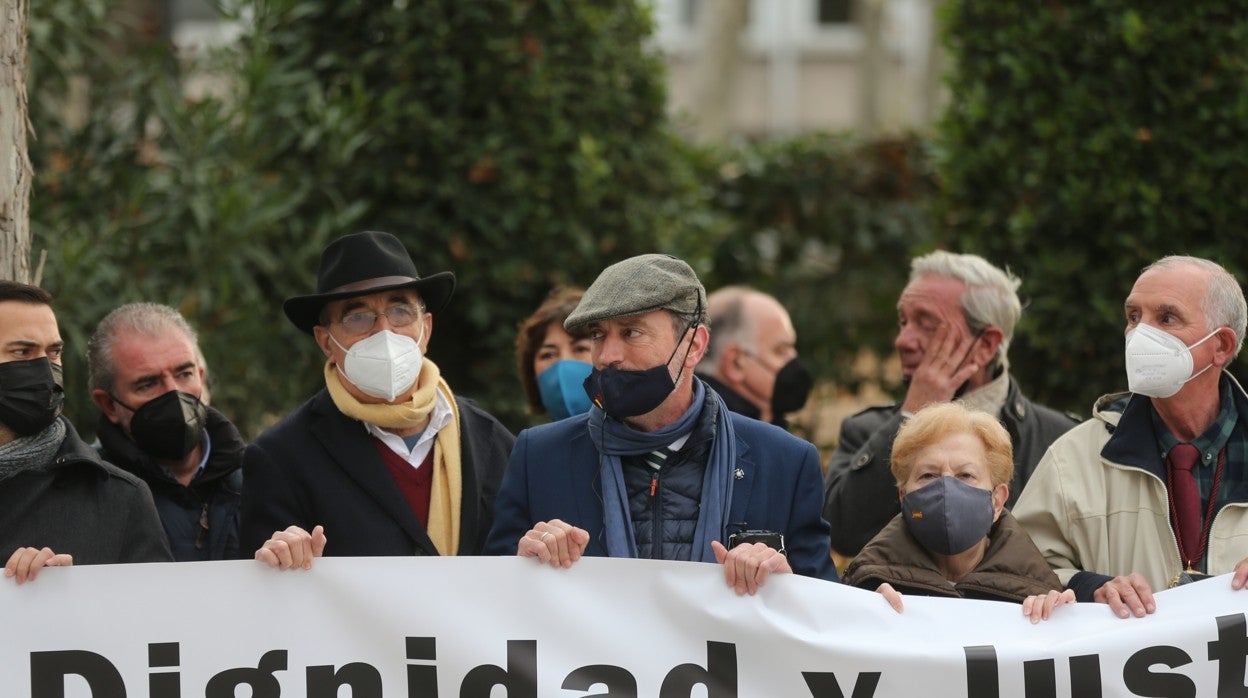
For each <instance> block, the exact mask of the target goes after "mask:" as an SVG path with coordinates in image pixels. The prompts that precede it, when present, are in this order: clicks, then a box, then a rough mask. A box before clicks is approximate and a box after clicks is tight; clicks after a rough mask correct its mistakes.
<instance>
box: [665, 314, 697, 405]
mask: <svg viewBox="0 0 1248 698" xmlns="http://www.w3.org/2000/svg"><path fill="white" fill-rule="evenodd" d="M697 293H698V305H697V307H696V308H694V311H693V319H692V320H690V321H689V326H688V327H686V328H685V331H684V332H681V333H680V336H681V338H684V336H685V335H687V334H689V331H690V330H696V329H697V328H698V327H699V326H701V324H702V323H701V322H699V321H698V320H699V318H701V317H702V293H701V292H697ZM678 351H680V343H679V342H677V344H676V346H675V347H673V348H672V355H671V356H669V357H667V361H668V363H669V364H670V363H671V361H672V359H674V358H676V352H678ZM692 351H693V337H690V338H689V346H687V347H685V358H684V359H682V360H681V362H680V370H678V371H676V379H675V380H673V381H672V383H679V382H680V377H681V375H682V374H684V372H685V362H686V361H688V360H689V354H690V352H692Z"/></svg>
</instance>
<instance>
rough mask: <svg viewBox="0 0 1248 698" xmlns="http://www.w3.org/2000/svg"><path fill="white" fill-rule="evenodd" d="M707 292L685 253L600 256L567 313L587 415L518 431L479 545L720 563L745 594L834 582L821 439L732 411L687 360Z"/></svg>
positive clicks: (491, 550)
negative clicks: (791, 578) (600, 263)
mask: <svg viewBox="0 0 1248 698" xmlns="http://www.w3.org/2000/svg"><path fill="white" fill-rule="evenodd" d="M705 314H706V291H705V289H703V287H702V283H701V282H700V281H699V280H698V277H697V275H696V274H695V273H694V271H693V269H691V268H690V267H689V265H688V264H686V263H685V262H683V261H681V260H679V259H676V258H675V257H671V256H668V255H662V254H646V255H640V256H637V257H632V258H629V259H626V260H624V261H622V262H619V263H617V264H614V265H612V266H610V267H607V269H605V270H604V271H603V272H602V273H601V274H600V275H599V276H598V279H597V280H595V281H594V283H593V284H592V285H591V286H590V287H589V289H588V290H587V291H586V292H585V295H584V297H583V298H582V299H581V302H580V304H579V305H578V306H577V308H576V310H574V311H573V312H572V314H571V315H569V316H568V319H567V320H566V321H565V322H564V326H565V327H567V328H568V329H569V330H571V329H574V328H586V329H588V330H589V336H590V339H591V341H592V343H593V348H592V354H591V358H592V363H593V366H594V368H593V372H592V373H591V374H590V376H589V378H587V379H586V381H585V388H586V392H587V394H588V395H589V397H590V399H591V400H592V402H593V403H594V406H593V407H592V408H591V409H590V411H589V412H588V413H586V414H583V415H579V416H575V417H571V418H568V419H564V420H561V421H559V422H555V423H552V424H545V425H542V426H538V427H534V428H532V429H528V430H525V431H523V432H521V434H520V436H519V438H518V439H517V441H516V446H515V448H514V449H512V452H511V462H510V464H509V465H508V468H507V472H506V473H505V474H504V477H503V485H502V488H501V489H500V490H499V494H498V498H497V499H496V500H495V520H494V527H493V529H491V531H490V535H489V538H488V539H487V540H486V546H485V552H486V553H487V554H499V555H506V554H516V555H519V556H521V557H532V558H536V559H537V560H538V561H539V562H542V563H546V564H550V565H551V566H553V567H570V566H572V564H573V563H574V562H576V561H577V560H579V559H580V558H581V557H582V556H587V555H588V556H608V557H626V558H646V559H661V560H690V561H701V562H711V563H719V564H721V565H723V573H724V578H725V580H726V581H727V582H728V584H729V586H732V587H733V588H734V589H736V591H737V593H739V594H747V593H748V594H753V593H755V592H756V591H757V590H758V588H759V587H760V586H762V585H763V584H764V583H766V581H767V579H768V577H769V576H770V575H771V574H773V573H785V572H796V573H798V574H802V575H806V576H811V577H818V578H822V579H827V580H835V579H836V570H835V568H834V567H833V566H832V564H831V560H830V558H829V550H828V526H827V524H826V523H825V522H824V521H823V519H822V518H821V517H820V511H819V510H820V506H821V503H822V501H821V500H822V496H821V492H822V488H821V482H822V478H821V475H820V468H819V456H818V454H817V452H816V451H815V448H814V446H812V445H810V444H809V443H807V442H805V441H802V440H801V439H798V438H797V437H794V436H792V435H790V434H789V433H787V432H785V431H784V430H782V429H779V428H777V427H775V426H772V425H770V424H766V423H763V422H760V421H757V420H753V419H749V418H747V417H743V416H741V415H738V414H735V413H732V412H730V411H729V410H728V409H727V408H726V407H725V406H724V402H723V400H722V399H721V398H720V397H719V396H718V395H717V394H716V393H715V391H714V390H712V389H710V388H708V387H707V386H706V385H705V384H704V383H703V382H702V381H701V380H700V379H698V378H696V377H695V376H694V373H693V369H694V366H696V365H697V363H698V361H699V360H701V358H702V356H703V354H704V353H705V352H706V347H707V342H708V339H709V332H708V330H707V328H706V324H705Z"/></svg>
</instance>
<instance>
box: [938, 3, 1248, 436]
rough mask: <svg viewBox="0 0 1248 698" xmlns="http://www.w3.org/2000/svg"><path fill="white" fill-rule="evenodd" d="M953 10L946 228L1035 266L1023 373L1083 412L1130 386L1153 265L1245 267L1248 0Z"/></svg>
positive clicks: (944, 145)
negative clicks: (1136, 295) (1136, 320)
mask: <svg viewBox="0 0 1248 698" xmlns="http://www.w3.org/2000/svg"><path fill="white" fill-rule="evenodd" d="M945 22H946V32H947V34H946V36H947V37H948V45H949V48H950V51H951V53H952V56H953V62H954V64H955V65H956V66H957V68H956V70H955V72H954V73H953V75H952V77H951V79H950V86H951V88H952V92H953V99H952V106H951V108H950V109H949V111H948V112H947V115H946V118H945V120H944V122H943V124H942V126H941V133H940V143H941V147H940V159H939V165H938V170H939V172H940V173H941V179H942V183H943V186H944V192H943V196H942V206H941V210H942V228H944V229H946V230H947V231H948V234H949V240H950V241H951V244H952V245H953V246H956V247H958V248H961V249H963V250H966V251H973V252H977V253H980V254H983V255H985V256H986V257H988V258H990V259H992V260H993V261H995V262H997V263H1001V264H1007V265H1009V266H1010V267H1011V268H1013V269H1014V270H1015V271H1016V272H1017V273H1018V274H1019V275H1020V276H1022V277H1023V280H1024V287H1023V288H1024V293H1025V295H1026V296H1028V298H1029V299H1030V303H1029V306H1028V307H1027V309H1026V311H1025V314H1024V320H1023V323H1022V325H1021V327H1020V330H1019V335H1020V336H1019V339H1018V341H1017V342H1016V344H1015V345H1014V348H1013V349H1012V350H1011V357H1012V358H1013V363H1014V368H1015V370H1016V373H1018V374H1019V375H1020V377H1021V379H1022V381H1023V383H1024V386H1025V387H1026V388H1027V389H1028V390H1029V391H1030V392H1031V393H1033V394H1034V395H1035V396H1036V397H1038V398H1040V399H1041V400H1043V401H1045V402H1049V403H1051V404H1054V405H1057V406H1061V407H1064V408H1067V409H1072V410H1077V411H1079V412H1081V413H1082V414H1085V415H1086V414H1087V413H1088V410H1089V407H1090V406H1091V402H1092V400H1093V399H1094V398H1095V397H1096V395H1098V394H1099V393H1102V392H1108V391H1111V390H1119V389H1125V384H1126V381H1125V375H1124V373H1123V359H1122V327H1123V319H1122V302H1123V300H1124V299H1125V298H1126V295H1127V293H1128V292H1129V291H1130V288H1131V285H1132V283H1133V282H1134V280H1135V278H1136V276H1137V275H1138V272H1139V270H1140V268H1141V267H1142V266H1144V265H1145V264H1147V263H1149V262H1151V261H1153V260H1155V259H1157V258H1159V257H1161V256H1164V255H1167V254H1173V253H1179V254H1194V255H1197V256H1203V257H1208V258H1211V259H1214V260H1216V261H1218V262H1220V263H1221V264H1223V265H1224V266H1226V267H1227V268H1228V269H1229V270H1230V271H1231V272H1232V273H1233V274H1235V275H1236V276H1237V277H1238V278H1240V279H1241V280H1242V279H1248V276H1246V274H1248V248H1246V247H1245V246H1244V245H1242V244H1240V241H1242V240H1244V239H1245V237H1246V235H1245V234H1246V232H1248V231H1246V230H1245V227H1246V226H1248V198H1246V197H1245V196H1244V195H1243V192H1244V191H1245V190H1246V189H1248V168H1245V167H1244V163H1245V162H1248V53H1246V52H1245V47H1246V46H1248V2H1244V1H1242V0H1240V1H1227V0H1219V1H1216V2H1200V3H1188V4H1183V3H1151V4H1141V3H1138V2H1131V1H1129V0H1089V1H1087V2H1082V3H1053V2H1051V3H1040V4H1036V5H1034V6H1029V7H1028V8H1027V9H1026V10H1025V11H1023V10H1020V8H1019V7H1018V6H1015V5H1012V4H1008V3H992V2H974V1H972V0H955V1H953V2H950V3H948V4H947V6H946V15H945ZM1241 363H1242V362H1241Z"/></svg>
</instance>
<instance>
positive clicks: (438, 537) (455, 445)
mask: <svg viewBox="0 0 1248 698" xmlns="http://www.w3.org/2000/svg"><path fill="white" fill-rule="evenodd" d="M325 387H326V388H328V389H329V396H330V397H331V398H333V400H334V404H335V405H337V407H338V409H339V410H340V411H341V412H342V413H343V414H345V415H347V416H348V417H351V418H352V419H358V420H360V421H362V422H367V423H369V424H373V425H375V426H378V427H381V428H382V429H412V428H415V427H418V426H420V425H421V423H423V422H424V421H425V420H427V419H429V415H431V414H433V405H434V400H435V395H436V392H437V391H438V390H439V389H441V391H442V394H443V395H444V396H446V400H447V402H449V403H450V404H451V415H452V419H451V421H450V422H449V423H447V425H446V426H444V427H442V429H441V430H440V431H438V435H437V436H436V437H434V442H433V486H432V488H431V492H430V494H429V525H428V527H427V530H428V533H429V539H430V540H432V541H433V544H434V546H436V547H437V549H438V553H439V554H441V555H455V554H456V553H457V552H458V551H459V515H460V503H461V501H462V499H463V489H464V483H463V473H462V472H461V469H460V461H459V454H460V451H459V406H458V405H457V404H455V398H454V396H453V395H452V394H451V388H450V386H448V385H447V384H446V381H444V380H442V372H441V371H440V370H438V366H437V364H435V363H433V362H432V361H430V360H429V359H428V358H426V359H425V360H424V361H423V362H422V363H421V367H420V376H419V377H417V379H416V391H415V392H413V393H412V399H411V400H409V401H408V402H404V403H400V404H397V405H391V404H388V403H378V404H373V403H363V402H360V401H359V400H356V399H355V398H354V397H353V396H352V395H351V393H349V392H347V389H346V388H344V387H343V386H342V382H341V380H340V379H339V377H338V369H337V368H336V367H335V366H334V364H333V363H332V362H329V361H327V362H325Z"/></svg>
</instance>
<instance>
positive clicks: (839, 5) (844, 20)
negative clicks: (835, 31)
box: [690, 0, 854, 26]
mask: <svg viewBox="0 0 1248 698" xmlns="http://www.w3.org/2000/svg"><path fill="white" fill-rule="evenodd" d="M693 1H694V0H690V2H693ZM853 4H854V3H853V0H818V2H817V6H818V15H817V20H818V22H819V26H826V25H829V24H849V22H850V20H851V19H852V16H851V7H852V5H853Z"/></svg>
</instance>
